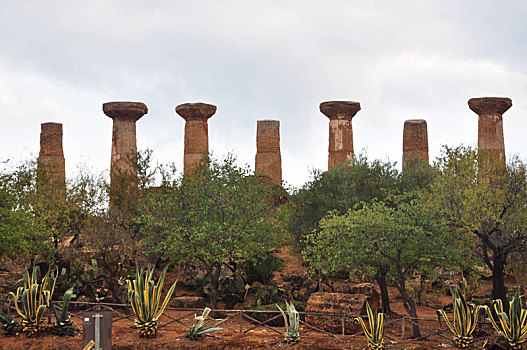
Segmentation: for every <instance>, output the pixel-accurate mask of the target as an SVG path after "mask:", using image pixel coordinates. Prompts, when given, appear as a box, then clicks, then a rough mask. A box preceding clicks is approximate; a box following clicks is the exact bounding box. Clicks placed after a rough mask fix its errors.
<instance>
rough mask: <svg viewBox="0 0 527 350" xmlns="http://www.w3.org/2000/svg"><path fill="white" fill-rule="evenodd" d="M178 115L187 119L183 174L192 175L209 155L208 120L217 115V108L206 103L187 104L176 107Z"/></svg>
mask: <svg viewBox="0 0 527 350" xmlns="http://www.w3.org/2000/svg"><path fill="white" fill-rule="evenodd" d="M176 113H177V114H179V115H180V116H181V117H183V119H185V121H186V123H185V150H184V159H183V165H184V168H183V173H184V174H185V175H186V174H190V173H192V172H193V171H194V168H195V167H196V166H197V165H198V164H199V162H200V160H201V159H202V158H203V157H204V156H208V154H209V127H208V123H207V120H208V119H209V118H210V117H212V116H213V115H214V113H216V106H213V105H209V104H206V103H199V102H198V103H185V104H182V105H179V106H177V107H176Z"/></svg>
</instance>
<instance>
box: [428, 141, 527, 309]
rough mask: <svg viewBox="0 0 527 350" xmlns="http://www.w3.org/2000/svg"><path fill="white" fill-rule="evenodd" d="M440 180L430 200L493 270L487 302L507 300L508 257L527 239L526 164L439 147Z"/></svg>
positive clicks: (463, 149)
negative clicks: (468, 236) (500, 161)
mask: <svg viewBox="0 0 527 350" xmlns="http://www.w3.org/2000/svg"><path fill="white" fill-rule="evenodd" d="M438 167H439V170H440V174H441V176H440V177H438V179H439V180H438V182H437V184H436V185H434V186H433V196H432V198H434V199H435V200H436V201H437V202H438V203H439V204H440V205H441V206H442V207H443V208H444V211H445V213H446V215H447V218H448V220H449V223H450V225H451V227H452V228H455V229H456V231H457V232H462V233H469V234H471V235H472V237H473V239H474V240H475V241H476V242H477V243H478V247H477V249H475V250H474V252H475V254H477V256H478V257H479V258H480V259H481V261H482V262H483V263H484V264H485V265H486V266H488V268H489V269H490V270H491V271H492V298H493V299H501V300H502V301H503V304H504V305H508V303H507V301H506V288H505V280H504V269H505V266H506V263H507V257H508V256H509V255H510V254H511V253H512V252H515V251H523V250H525V243H526V238H527V177H526V174H527V171H526V165H525V164H524V163H523V162H521V161H520V160H519V159H518V158H516V157H513V158H512V159H510V160H509V162H508V164H507V165H503V164H501V163H494V162H491V161H489V160H488V159H485V157H484V155H482V154H480V153H479V154H478V152H477V151H476V150H474V149H472V148H469V147H462V146H461V147H457V148H448V147H445V148H444V149H443V154H442V156H441V157H440V158H439V159H438Z"/></svg>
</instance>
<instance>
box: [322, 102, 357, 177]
mask: <svg viewBox="0 0 527 350" xmlns="http://www.w3.org/2000/svg"><path fill="white" fill-rule="evenodd" d="M358 111H360V103H358V102H351V101H331V102H322V103H321V104H320V112H322V114H324V115H325V116H326V117H328V118H329V156H328V170H331V168H333V167H334V166H335V165H337V164H338V163H341V162H346V161H348V160H349V161H353V130H352V127H351V119H352V118H353V117H354V116H355V114H357V112H358Z"/></svg>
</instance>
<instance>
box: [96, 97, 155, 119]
mask: <svg viewBox="0 0 527 350" xmlns="http://www.w3.org/2000/svg"><path fill="white" fill-rule="evenodd" d="M102 110H103V112H104V114H106V115H107V116H108V117H110V118H112V119H114V118H118V119H129V120H131V121H134V122H136V121H137V120H139V118H141V117H142V116H143V115H145V114H147V113H148V108H147V107H146V105H145V104H144V103H141V102H107V103H104V104H103V105H102Z"/></svg>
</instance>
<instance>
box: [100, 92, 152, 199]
mask: <svg viewBox="0 0 527 350" xmlns="http://www.w3.org/2000/svg"><path fill="white" fill-rule="evenodd" d="M102 108H103V111H104V114H106V115H107V116H108V117H110V118H112V119H113V130H112V161H111V168H110V181H111V183H110V186H111V191H110V197H112V193H114V194H115V191H120V190H121V189H122V188H127V189H129V188H130V187H135V186H137V166H136V164H135V163H136V161H137V141H136V125H135V123H136V122H137V121H138V120H139V119H140V118H141V117H142V116H143V115H145V114H147V113H148V108H147V107H146V105H145V104H144V103H141V102H108V103H105V104H103V107H102ZM110 203H112V198H110Z"/></svg>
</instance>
